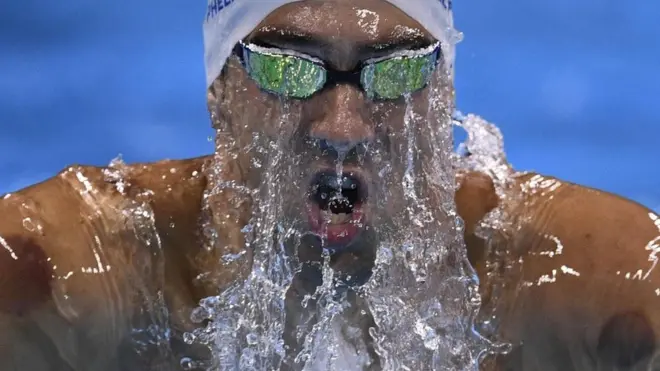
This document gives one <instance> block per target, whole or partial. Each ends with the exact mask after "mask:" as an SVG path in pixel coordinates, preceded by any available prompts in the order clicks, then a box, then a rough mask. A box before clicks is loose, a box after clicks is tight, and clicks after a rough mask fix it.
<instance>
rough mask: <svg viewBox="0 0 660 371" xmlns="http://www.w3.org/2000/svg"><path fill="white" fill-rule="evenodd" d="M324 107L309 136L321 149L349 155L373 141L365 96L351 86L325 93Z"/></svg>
mask: <svg viewBox="0 0 660 371" xmlns="http://www.w3.org/2000/svg"><path fill="white" fill-rule="evenodd" d="M322 98H323V101H322V102H321V104H322V106H319V107H317V109H318V110H319V112H318V113H317V116H316V118H315V119H314V120H313V121H312V123H311V126H310V128H309V136H310V137H311V138H312V139H314V141H315V142H317V143H318V145H319V147H320V148H321V149H322V150H334V151H336V152H338V153H346V152H348V151H350V150H352V149H355V148H356V147H358V146H360V145H364V144H366V143H369V142H370V141H372V140H373V138H374V136H375V133H374V127H373V124H372V123H371V122H370V120H369V119H368V117H366V114H367V107H366V104H365V103H366V102H365V99H364V94H363V93H362V92H361V91H360V90H358V89H357V88H355V87H353V86H350V85H344V84H341V85H337V86H334V87H333V88H332V89H330V90H329V91H327V92H325V93H324V94H323V97H322Z"/></svg>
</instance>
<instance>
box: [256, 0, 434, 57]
mask: <svg viewBox="0 0 660 371" xmlns="http://www.w3.org/2000/svg"><path fill="white" fill-rule="evenodd" d="M248 40H251V41H252V40H258V41H262V42H265V43H267V44H272V45H273V46H277V47H287V46H290V47H297V48H300V47H305V46H308V47H309V48H310V49H315V48H316V49H320V48H323V49H325V50H324V53H323V54H326V53H327V52H328V50H332V51H333V52H334V54H337V53H339V54H347V53H349V51H352V52H353V54H355V53H361V52H365V49H366V50H367V51H373V52H377V51H378V50H382V51H384V52H385V51H389V50H392V49H402V48H406V47H407V48H414V47H421V46H426V45H428V44H429V43H430V42H432V41H433V37H432V36H431V35H430V33H428V32H427V31H426V30H425V29H424V28H423V27H422V26H421V25H420V24H419V23H418V22H417V21H415V20H414V19H412V18H411V17H409V16H408V15H407V14H406V13H404V12H403V11H401V10H400V9H399V8H397V7H396V6H394V5H392V4H391V3H389V2H388V1H385V0H305V1H299V2H294V3H290V4H287V5H284V6H282V7H280V8H278V9H276V10H275V11H274V12H272V13H271V14H270V15H268V17H266V18H265V19H264V20H263V21H262V22H261V23H260V24H259V26H257V27H256V28H255V30H254V31H253V32H252V33H251V34H250V35H249V36H248ZM342 51H344V53H342ZM311 54H316V53H313V52H312V53H311ZM343 57H344V58H348V57H349V56H348V55H344V56H343ZM353 57H354V56H353Z"/></svg>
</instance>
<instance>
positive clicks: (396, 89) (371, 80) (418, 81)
mask: <svg viewBox="0 0 660 371" xmlns="http://www.w3.org/2000/svg"><path fill="white" fill-rule="evenodd" d="M438 50H439V49H438V48H436V49H435V50H434V51H433V52H431V53H429V54H426V55H420V56H404V57H395V58H392V59H386V60H383V61H380V62H375V63H370V64H368V65H366V66H365V68H364V69H363V70H362V74H361V76H360V79H361V82H362V86H363V87H364V89H365V91H366V92H367V96H369V97H370V98H379V99H397V98H400V97H401V96H404V95H406V94H411V93H414V92H416V91H418V90H420V89H422V88H424V87H425V86H426V84H428V82H429V81H430V79H431V75H432V74H433V70H434V69H435V66H436V64H437V60H438Z"/></svg>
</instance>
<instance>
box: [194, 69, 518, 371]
mask: <svg viewBox="0 0 660 371" xmlns="http://www.w3.org/2000/svg"><path fill="white" fill-rule="evenodd" d="M438 75H439V78H438V81H435V82H434V85H433V86H432V87H431V89H430V93H429V100H428V101H427V102H420V100H418V99H415V100H413V99H412V98H411V97H406V104H405V111H404V112H403V113H402V116H401V120H402V126H401V128H400V129H399V131H396V132H394V133H393V134H392V138H393V139H392V140H394V141H396V144H394V145H392V144H390V143H388V140H378V139H377V140H376V141H375V143H373V145H370V147H369V149H368V152H369V153H368V156H369V158H370V161H371V163H372V164H373V169H371V170H372V173H373V174H374V175H375V176H376V177H377V179H378V181H375V182H374V183H373V189H372V191H373V195H371V193H370V198H369V201H368V202H369V208H370V209H369V210H370V211H371V212H372V214H373V216H372V219H373V220H372V221H373V226H372V227H371V229H369V230H368V232H369V233H371V234H372V235H373V236H372V237H373V242H374V243H375V244H376V245H375V249H374V253H373V257H372V258H373V260H374V268H373V272H372V275H371V278H370V279H369V281H368V282H367V283H366V284H364V285H362V286H361V287H351V286H350V285H348V286H347V285H346V284H342V282H346V281H345V279H346V278H347V277H345V276H346V274H345V273H344V272H340V271H337V270H336V269H335V268H333V265H336V262H335V261H334V260H336V259H338V258H336V257H335V256H333V255H331V254H330V253H329V252H328V251H327V250H325V246H324V245H322V246H320V248H319V249H318V254H319V257H318V259H312V260H305V259H306V258H305V259H303V258H301V256H305V254H309V253H310V251H312V250H314V248H313V247H309V246H308V245H309V244H308V243H307V242H309V241H307V237H309V236H308V234H306V232H305V230H304V222H303V220H302V218H301V216H300V214H301V210H302V209H300V208H296V207H297V206H299V205H297V204H296V202H298V201H295V200H296V199H297V198H303V199H304V196H303V197H300V196H301V193H304V192H305V191H304V189H305V185H304V181H303V180H304V179H305V176H304V174H302V173H301V171H302V170H301V169H303V170H304V169H306V167H307V164H308V162H306V160H307V159H306V158H304V157H305V156H304V155H303V156H299V155H296V154H295V153H298V152H296V151H295V149H296V147H295V144H293V143H294V142H295V138H294V137H292V136H291V135H290V134H291V133H295V132H296V130H290V129H287V126H290V125H293V124H295V123H297V122H299V121H300V119H301V116H300V110H298V109H297V107H296V105H295V104H291V105H289V104H288V103H284V102H282V106H283V107H284V108H283V110H282V111H281V112H280V115H279V116H277V117H276V120H278V122H279V128H280V129H279V132H278V133H279V134H278V135H277V136H275V137H274V138H275V139H273V137H269V136H268V135H265V134H263V133H259V134H257V135H256V136H255V137H253V138H252V139H251V140H250V141H249V142H248V141H245V139H241V140H242V142H241V140H237V139H236V138H235V137H233V136H232V135H226V136H225V137H223V135H225V133H224V131H223V132H220V133H219V134H220V139H218V140H217V141H216V142H217V143H218V145H217V147H218V150H217V153H216V159H217V161H216V162H217V163H216V165H215V169H213V170H212V171H213V173H214V174H215V176H217V181H216V182H215V186H214V188H213V189H212V190H211V191H210V193H209V197H208V199H212V198H213V196H214V194H216V195H217V194H220V193H222V192H227V191H231V192H234V193H235V194H237V195H238V194H241V195H244V196H247V197H249V198H250V199H251V200H252V207H251V215H252V217H251V218H250V219H249V222H248V223H246V225H243V226H241V228H242V231H243V233H244V236H245V246H244V247H242V249H239V250H232V253H231V254H223V255H222V256H223V258H222V260H223V264H232V263H233V262H235V261H237V260H241V259H243V258H244V257H246V256H248V255H251V256H252V259H253V261H252V265H251V267H250V268H249V274H248V275H247V277H246V279H244V280H237V281H235V282H234V283H232V284H231V285H229V286H228V287H225V288H223V289H222V291H221V293H220V294H219V295H214V296H210V297H208V298H206V299H204V300H202V301H201V303H200V306H199V308H197V309H196V310H195V311H194V313H193V320H194V321H195V322H197V323H200V324H203V326H201V327H200V328H199V329H197V330H195V331H193V332H191V333H190V334H188V335H187V337H186V341H187V342H188V343H191V344H192V343H200V344H204V345H206V346H207V347H209V348H210V349H211V351H212V353H213V357H212V359H210V360H192V359H188V358H187V359H184V361H183V362H182V365H183V366H184V367H186V368H189V369H192V368H196V367H197V368H203V369H209V370H229V369H240V370H280V369H283V370H289V369H291V370H331V369H343V370H347V371H348V370H364V369H383V370H406V369H407V370H470V369H476V368H477V365H478V362H479V360H480V359H481V358H482V357H483V356H484V355H485V354H487V353H489V352H495V351H498V348H497V347H496V346H495V345H494V344H493V343H491V342H490V341H489V340H487V339H486V338H484V337H482V336H481V335H480V334H479V332H478V330H477V329H476V327H475V321H476V316H477V312H478V311H479V308H480V305H481V298H480V296H479V292H478V279H477V277H476V274H475V272H474V271H473V269H472V267H471V266H470V265H469V263H468V261H467V257H466V252H465V245H464V242H463V239H462V233H463V226H462V222H461V221H460V218H458V214H457V212H456V205H455V204H454V192H455V173H454V167H455V166H456V165H457V163H458V164H459V165H460V166H459V167H461V168H463V169H485V170H488V171H489V172H488V173H489V174H491V173H493V174H495V173H496V175H497V176H501V178H499V179H502V182H505V180H506V177H507V176H508V175H507V174H506V171H508V170H507V169H508V168H507V166H508V164H507V163H506V159H505V158H498V159H497V160H498V161H499V160H502V161H499V162H497V161H495V159H492V160H493V161H491V162H488V161H486V160H489V161H490V159H491V158H490V157H488V156H490V155H491V152H492V151H493V148H495V149H499V148H500V147H498V143H499V142H497V140H495V141H494V142H487V143H486V144H484V145H483V146H482V147H479V145H480V143H481V140H482V139H485V140H490V139H492V136H491V135H490V134H488V135H486V136H484V137H483V138H482V137H478V135H477V134H479V133H480V132H481V131H479V130H483V131H486V132H487V133H491V131H488V130H489V129H487V128H488V127H487V126H484V125H482V124H475V125H472V126H470V125H471V123H472V121H470V120H467V121H464V122H463V125H464V126H465V127H466V129H468V132H471V133H473V134H472V136H471V137H470V138H469V141H468V142H469V143H468V144H469V150H470V151H471V153H472V154H473V155H472V157H471V158H469V159H467V160H466V159H460V158H457V157H455V156H454V155H453V154H452V141H453V139H452V119H451V116H450V115H449V112H451V111H452V104H451V99H452V97H453V95H452V92H453V89H452V88H451V86H450V84H448V83H447V80H446V77H447V76H445V75H443V74H438ZM214 117H215V119H217V117H220V115H217V116H214ZM292 123H293V124H292ZM232 125H235V126H237V127H243V126H247V125H248V123H247V122H241V121H240V119H239V122H237V123H218V124H217V125H216V126H217V127H221V128H223V130H227V131H230V130H231V129H230V128H231V127H232ZM476 128H478V129H479V130H476ZM495 138H496V139H497V138H498V137H497V136H496V137H495ZM499 139H500V140H501V136H500V137H499ZM489 151H490V152H489ZM482 152H483V153H485V154H486V155H484V156H482V155H481V154H482ZM218 153H220V155H218ZM292 154H293V155H292ZM475 154H476V155H475ZM347 158H348V157H347V156H346V154H340V156H338V158H337V159H336V161H335V163H334V164H335V170H336V174H337V176H338V182H340V181H341V176H342V173H343V171H344V168H345V165H344V162H345V160H346V161H348V160H347ZM242 159H244V160H242ZM245 159H246V160H245ZM241 161H242V162H241ZM232 164H243V165H232ZM246 164H247V165H246ZM222 166H239V167H240V166H242V167H241V168H242V174H243V175H244V179H233V178H231V176H229V178H227V176H228V174H227V172H226V171H224V170H223V169H222ZM302 172H303V173H304V171H302ZM246 174H247V175H246ZM250 174H252V175H255V177H254V178H255V179H256V181H255V180H253V181H252V182H251V183H250V181H249V180H246V179H248V178H250V177H251V175H250ZM230 178H231V179H230ZM291 190H294V192H291ZM236 197H237V198H238V197H239V196H236ZM211 203H212V202H211ZM224 210H226V207H225V209H224ZM296 211H297V212H298V213H297V214H296ZM210 212H211V213H213V212H214V211H213V210H211V211H210ZM215 212H216V213H217V210H216V211H215ZM223 213H226V211H223V212H222V213H220V214H218V218H220V219H221V220H226V219H232V218H230V217H226V218H225V217H224V216H223V215H224V214H223ZM218 218H216V221H217V219H218ZM209 220H211V219H209ZM217 227H218V226H217V225H214V224H213V223H210V222H209V223H207V226H206V229H207V230H209V231H212V230H214V229H216V228H217ZM209 234H210V235H214V236H215V237H214V239H215V242H212V243H209V246H211V247H210V248H211V249H212V248H215V247H213V246H216V245H218V244H219V245H223V242H222V241H220V240H219V239H218V233H217V232H209ZM312 245H313V244H312ZM312 245H310V246H312ZM364 256H365V255H363V256H362V257H361V258H360V259H366V258H365V257H364ZM351 274H353V273H350V274H349V275H348V278H350V275H351ZM356 274H357V273H356ZM301 287H302V288H301ZM351 356H352V357H353V358H351V359H353V361H351V363H350V364H349V363H348V362H344V363H342V359H345V358H347V357H351Z"/></svg>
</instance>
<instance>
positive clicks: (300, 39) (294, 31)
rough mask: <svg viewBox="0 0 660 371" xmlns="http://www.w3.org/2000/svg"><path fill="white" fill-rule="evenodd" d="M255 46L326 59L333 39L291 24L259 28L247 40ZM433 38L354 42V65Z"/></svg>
mask: <svg viewBox="0 0 660 371" xmlns="http://www.w3.org/2000/svg"><path fill="white" fill-rule="evenodd" d="M246 41H248V42H250V43H253V44H255V45H258V46H263V47H267V48H278V49H291V50H295V51H298V52H301V53H304V54H307V55H309V56H312V57H315V58H319V59H321V60H327V58H325V57H326V56H325V55H324V53H323V50H324V49H329V48H332V46H333V41H332V40H329V39H328V38H327V37H323V36H319V35H315V34H310V33H308V32H306V31H305V30H301V29H299V28H297V27H295V26H293V27H287V28H276V27H271V28H267V29H264V28H261V29H260V30H258V31H256V32H254V33H253V34H252V35H250V36H249V37H248V38H247V40H246ZM436 42H437V41H435V40H434V39H432V38H430V37H427V36H424V35H422V34H417V33H415V34H411V35H405V36H400V37H392V36H386V37H384V38H383V39H382V40H379V41H376V42H369V43H355V45H354V48H355V54H354V55H355V56H356V59H357V60H356V61H354V62H355V64H359V63H361V62H364V61H366V60H368V59H372V58H379V57H385V56H388V55H390V54H393V53H395V52H398V51H404V50H416V49H422V48H425V47H428V46H431V45H432V44H434V43H436Z"/></svg>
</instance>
